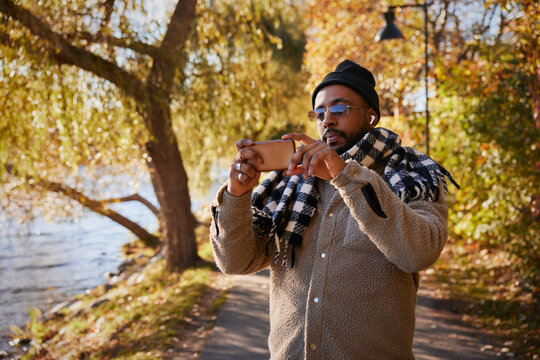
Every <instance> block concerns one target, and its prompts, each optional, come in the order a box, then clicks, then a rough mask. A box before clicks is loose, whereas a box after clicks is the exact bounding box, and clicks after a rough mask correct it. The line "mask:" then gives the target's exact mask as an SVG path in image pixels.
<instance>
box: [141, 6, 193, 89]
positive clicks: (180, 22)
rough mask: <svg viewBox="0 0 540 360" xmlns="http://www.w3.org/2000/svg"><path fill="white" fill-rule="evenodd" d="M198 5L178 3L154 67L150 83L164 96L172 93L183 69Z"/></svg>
mask: <svg viewBox="0 0 540 360" xmlns="http://www.w3.org/2000/svg"><path fill="white" fill-rule="evenodd" d="M196 4H197V0H184V1H178V3H177V4H176V8H175V9H174V13H173V15H172V17H171V21H170V22H169V26H168V27H167V32H166V33H165V36H164V38H163V41H162V42H161V46H160V56H159V57H158V58H157V59H156V61H155V62H154V64H153V66H152V71H151V74H150V76H149V80H150V81H149V82H150V83H151V84H152V85H154V86H155V87H157V88H160V89H161V90H162V91H163V92H164V94H167V95H168V94H169V93H170V91H171V88H172V85H173V84H174V78H175V74H176V70H177V69H178V68H179V67H180V68H182V67H183V65H182V63H183V62H184V61H185V60H184V57H183V50H184V45H185V42H186V39H187V37H188V35H189V31H190V28H191V24H192V23H193V18H194V17H195V6H196Z"/></svg>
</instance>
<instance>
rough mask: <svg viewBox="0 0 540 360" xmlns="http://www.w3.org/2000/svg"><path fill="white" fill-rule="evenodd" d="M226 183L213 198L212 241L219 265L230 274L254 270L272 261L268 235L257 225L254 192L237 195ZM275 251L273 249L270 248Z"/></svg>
mask: <svg viewBox="0 0 540 360" xmlns="http://www.w3.org/2000/svg"><path fill="white" fill-rule="evenodd" d="M226 188H227V186H226V185H223V186H222V187H221V189H220V190H219V191H218V193H217V196H216V199H215V200H214V201H213V202H212V209H211V210H212V224H211V226H210V241H211V243H212V250H213V252H214V258H215V260H216V264H217V266H218V267H219V269H220V270H221V271H222V272H224V273H226V274H251V273H255V272H257V271H259V270H262V269H264V268H266V267H268V265H269V264H270V258H271V256H265V248H266V242H267V239H268V235H267V234H266V235H262V236H259V234H258V233H256V232H255V231H254V229H253V220H252V214H251V192H249V193H247V194H244V195H243V196H239V197H234V196H231V195H229V193H227V191H226ZM269 251H270V253H271V251H272V250H271V249H269Z"/></svg>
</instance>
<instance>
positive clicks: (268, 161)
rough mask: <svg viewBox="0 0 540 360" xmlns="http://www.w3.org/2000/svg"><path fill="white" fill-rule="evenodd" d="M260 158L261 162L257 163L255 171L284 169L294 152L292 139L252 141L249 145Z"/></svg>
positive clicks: (294, 147) (294, 146)
mask: <svg viewBox="0 0 540 360" xmlns="http://www.w3.org/2000/svg"><path fill="white" fill-rule="evenodd" d="M249 149H250V150H253V151H255V152H256V153H257V154H258V155H259V156H260V158H261V159H262V164H257V165H256V166H255V170H257V171H272V170H284V169H287V168H288V167H289V163H290V162H291V158H292V157H293V155H294V153H295V152H296V145H295V143H294V140H269V141H260V142H256V143H254V144H253V145H252V146H250V147H249Z"/></svg>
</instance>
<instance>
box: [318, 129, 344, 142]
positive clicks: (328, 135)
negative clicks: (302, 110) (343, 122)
mask: <svg viewBox="0 0 540 360" xmlns="http://www.w3.org/2000/svg"><path fill="white" fill-rule="evenodd" d="M340 137H344V134H343V133H342V132H341V131H336V130H331V131H326V132H325V133H324V135H323V140H324V141H326V143H329V144H331V143H333V142H336V141H337V140H338V138H340Z"/></svg>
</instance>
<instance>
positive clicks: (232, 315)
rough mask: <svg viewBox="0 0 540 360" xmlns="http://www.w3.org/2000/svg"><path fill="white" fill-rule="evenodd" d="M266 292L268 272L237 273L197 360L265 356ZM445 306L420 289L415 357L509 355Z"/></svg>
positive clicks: (456, 359) (477, 359) (476, 359)
mask: <svg viewBox="0 0 540 360" xmlns="http://www.w3.org/2000/svg"><path fill="white" fill-rule="evenodd" d="M268 292H269V284H268V276H267V273H263V274H256V275H250V276H235V277H234V285H233V287H232V288H231V291H230V292H229V295H228V298H227V303H226V304H225V306H224V307H223V308H222V309H221V311H220V313H219V315H218V319H217V323H216V325H215V327H214V330H213V331H212V333H211V334H210V338H209V340H208V343H207V344H206V346H205V348H204V351H203V353H202V356H201V357H200V359H202V360H230V359H234V360H259V359H261V360H262V359H268V357H269V353H268V348H267V345H266V344H267V336H268V329H269V325H268V305H267V304H268ZM447 308H448V306H447V304H445V303H444V301H443V300H439V299H437V298H436V297H435V296H434V293H433V291H429V289H424V288H421V289H420V291H419V293H418V306H417V310H416V311H417V324H416V331H415V340H414V346H413V350H414V354H415V356H416V359H417V360H434V359H437V360H441V359H448V360H463V359H467V360H484V359H486V360H487V359H505V358H508V355H510V354H505V353H503V352H501V346H497V345H495V344H493V343H491V342H490V340H489V339H488V338H487V337H485V336H484V335H482V334H481V332H479V331H478V330H476V329H474V328H471V327H470V326H468V325H466V324H465V323H463V322H462V321H461V318H460V316H459V315H458V314H455V313H453V312H451V311H448V310H445V309H447Z"/></svg>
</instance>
